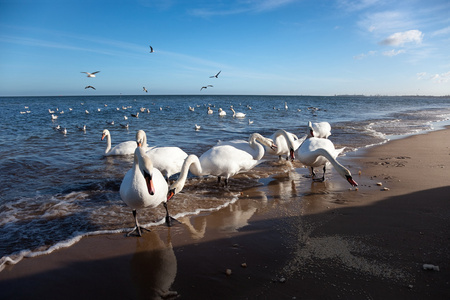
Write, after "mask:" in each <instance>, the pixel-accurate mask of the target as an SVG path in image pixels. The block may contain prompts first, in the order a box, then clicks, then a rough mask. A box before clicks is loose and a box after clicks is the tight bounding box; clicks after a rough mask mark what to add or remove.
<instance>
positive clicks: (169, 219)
mask: <svg viewBox="0 0 450 300" xmlns="http://www.w3.org/2000/svg"><path fill="white" fill-rule="evenodd" d="M164 208H165V209H166V224H167V226H168V227H172V225H173V224H174V223H175V224H181V222H180V221H178V220H177V219H175V218H173V217H171V216H170V215H169V209H168V208H167V202H164Z"/></svg>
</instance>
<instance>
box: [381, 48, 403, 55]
mask: <svg viewBox="0 0 450 300" xmlns="http://www.w3.org/2000/svg"><path fill="white" fill-rule="evenodd" d="M402 53H405V50H397V51H395V49H392V50H390V51H384V52H383V55H384V56H396V55H399V54H402Z"/></svg>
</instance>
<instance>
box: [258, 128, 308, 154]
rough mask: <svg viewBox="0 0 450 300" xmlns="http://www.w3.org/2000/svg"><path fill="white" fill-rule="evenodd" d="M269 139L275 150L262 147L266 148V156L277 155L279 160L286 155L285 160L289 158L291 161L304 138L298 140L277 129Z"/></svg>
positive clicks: (291, 134)
mask: <svg viewBox="0 0 450 300" xmlns="http://www.w3.org/2000/svg"><path fill="white" fill-rule="evenodd" d="M270 138H271V139H272V140H273V141H274V142H275V145H277V148H275V149H273V148H270V147H267V146H264V148H266V154H270V155H277V156H279V158H281V156H282V155H286V159H289V158H290V159H291V160H294V158H295V154H294V153H295V151H296V150H297V149H298V147H300V145H301V144H302V143H303V141H304V140H305V138H306V136H305V137H303V138H301V139H299V138H298V137H297V136H296V135H295V134H293V133H291V132H287V131H285V130H283V129H279V130H277V131H276V132H275V133H274V134H272V136H271V137H270Z"/></svg>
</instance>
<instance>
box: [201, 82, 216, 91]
mask: <svg viewBox="0 0 450 300" xmlns="http://www.w3.org/2000/svg"><path fill="white" fill-rule="evenodd" d="M209 87H213V86H212V85H210V84H208V85H207V86H202V88H201V89H200V91H201V90H203V89H207V88H209Z"/></svg>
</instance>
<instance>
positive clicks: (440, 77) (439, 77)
mask: <svg viewBox="0 0 450 300" xmlns="http://www.w3.org/2000/svg"><path fill="white" fill-rule="evenodd" d="M416 75H417V80H431V81H433V82H435V83H438V84H441V83H447V82H450V71H448V72H445V73H441V74H428V73H427V72H420V73H417V74H416Z"/></svg>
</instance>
